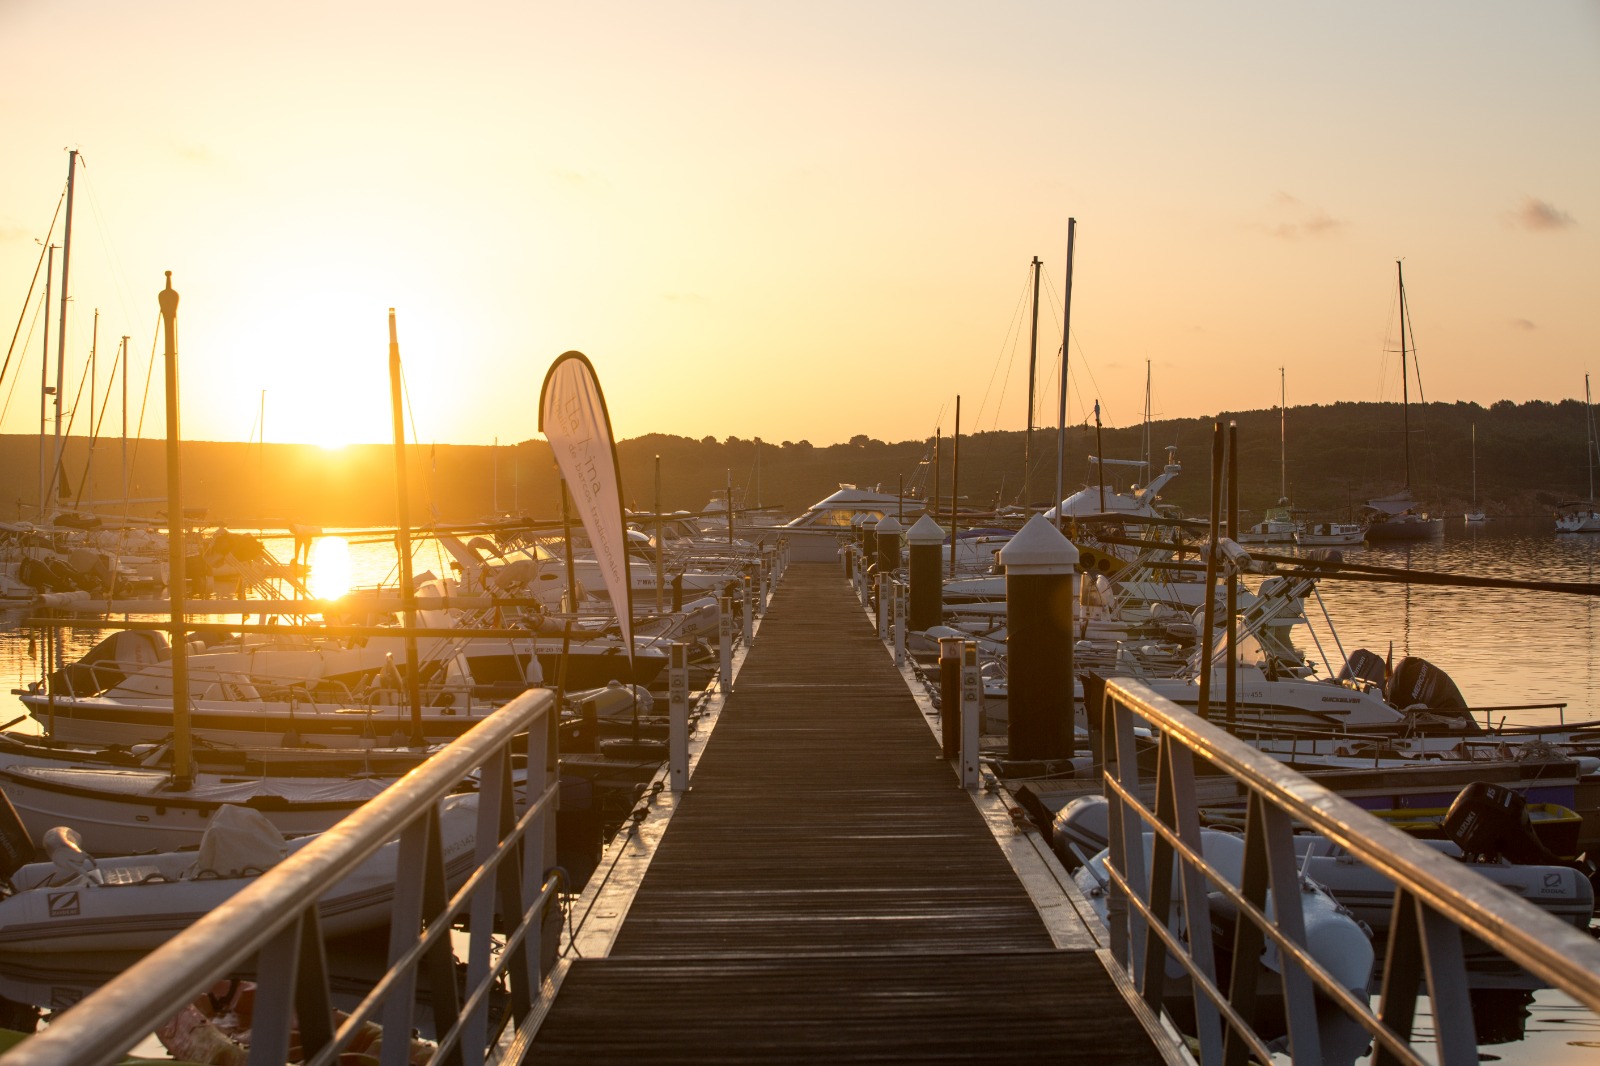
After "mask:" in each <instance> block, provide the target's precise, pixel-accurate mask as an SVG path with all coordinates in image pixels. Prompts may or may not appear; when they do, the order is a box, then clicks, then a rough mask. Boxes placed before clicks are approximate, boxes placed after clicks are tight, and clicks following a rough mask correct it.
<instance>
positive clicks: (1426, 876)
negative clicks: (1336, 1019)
mask: <svg viewBox="0 0 1600 1066" xmlns="http://www.w3.org/2000/svg"><path fill="white" fill-rule="evenodd" d="M1099 710H1100V713H1099V714H1098V715H1094V716H1093V717H1094V719H1095V721H1094V722H1093V723H1092V724H1093V725H1095V726H1096V727H1097V729H1096V730H1095V731H1096V732H1097V733H1098V736H1097V738H1096V742H1097V746H1098V749H1097V756H1096V758H1097V761H1101V759H1102V756H1103V762H1104V766H1105V776H1104V778H1103V781H1104V789H1105V793H1106V797H1107V799H1108V801H1109V803H1110V812H1109V813H1110V822H1109V827H1110V837H1109V840H1110V861H1109V862H1108V864H1107V873H1108V874H1109V876H1110V879H1111V883H1110V884H1109V885H1108V892H1109V898H1108V904H1109V906H1108V908H1107V911H1108V917H1109V923H1110V926H1111V942H1112V946H1111V953H1112V956H1113V958H1114V959H1115V961H1116V962H1117V964H1118V965H1119V966H1121V967H1122V968H1123V969H1124V971H1125V972H1126V973H1127V974H1128V975H1129V978H1130V980H1131V981H1132V983H1133V986H1134V989H1135V994H1137V995H1139V996H1140V997H1141V998H1142V999H1144V1000H1145V1002H1146V1003H1148V1004H1149V1005H1150V1007H1151V1008H1152V1009H1153V1010H1156V1011H1158V1012H1159V1011H1160V1010H1161V1007H1162V1001H1163V995H1164V991H1163V985H1164V983H1165V974H1166V968H1167V960H1168V959H1173V960H1176V961H1177V962H1178V964H1180V965H1181V966H1182V967H1183V968H1184V970H1185V971H1187V973H1188V975H1189V976H1190V979H1191V981H1192V984H1193V987H1194V988H1195V990H1196V991H1195V1008H1196V1009H1195V1017H1196V1028H1197V1035H1198V1039H1199V1054H1198V1058H1199V1060H1200V1061H1201V1062H1202V1063H1221V1062H1224V1061H1229V1062H1233V1061H1240V1062H1242V1061H1244V1058H1245V1057H1247V1056H1248V1055H1252V1054H1253V1055H1256V1056H1259V1057H1260V1058H1261V1059H1262V1060H1267V1059H1268V1058H1270V1054H1269V1053H1268V1050H1267V1044H1266V1042H1265V1041H1264V1040H1263V1039H1262V1038H1261V1037H1260V1036H1259V1035H1258V1034H1257V1033H1256V1032H1255V1030H1254V1029H1253V1028H1252V1026H1251V1025H1250V1021H1249V1018H1248V1017H1247V1015H1248V1014H1249V1013H1250V1011H1251V1009H1252V1005H1253V1003H1254V998H1255V991H1256V986H1255V971H1256V969H1257V968H1256V967H1254V966H1241V965H1235V966H1234V967H1233V974H1234V976H1235V980H1234V982H1233V983H1232V986H1231V987H1229V988H1227V989H1222V988H1220V987H1219V982H1218V979H1217V971H1216V965H1215V959H1214V957H1213V952H1212V949H1211V945H1212V924H1211V923H1212V918H1211V905H1212V900H1211V899H1208V893H1210V894H1212V898H1215V897H1216V896H1217V895H1220V896H1221V897H1224V898H1225V899H1226V901H1227V903H1228V904H1230V905H1231V906H1232V907H1233V908H1236V909H1237V911H1238V915H1239V918H1240V920H1239V922H1238V925H1237V930H1236V933H1235V940H1234V943H1233V953H1232V957H1233V958H1235V959H1246V958H1250V959H1253V958H1255V957H1257V956H1258V955H1259V954H1260V953H1261V951H1262V949H1263V947H1264V946H1276V947H1277V949H1278V953H1279V957H1280V959H1281V960H1282V971H1283V972H1282V977H1283V986H1284V1011H1285V1016H1286V1017H1287V1021H1288V1032H1289V1041H1290V1046H1291V1048H1292V1049H1293V1050H1294V1052H1295V1058H1296V1059H1297V1060H1298V1059H1299V1058H1300V1057H1301V1053H1302V1052H1304V1053H1305V1054H1306V1057H1307V1061H1316V1059H1317V1055H1318V1053H1317V1049H1318V1048H1319V1047H1320V1044H1319V1029H1318V1026H1319V1017H1318V1014H1317V1011H1316V1008H1315V1004H1314V1003H1313V995H1312V993H1313V989H1316V990H1317V991H1319V992H1321V993H1322V998H1323V1001H1325V1002H1331V1003H1333V1004H1335V1005H1337V1006H1338V1007H1339V1008H1342V1012H1343V1014H1344V1015H1346V1016H1348V1017H1349V1018H1351V1019H1352V1020H1353V1021H1354V1023H1355V1024H1357V1025H1359V1026H1360V1027H1361V1028H1362V1029H1363V1030H1365V1031H1366V1033H1367V1034H1369V1035H1370V1036H1371V1038H1372V1039H1373V1041H1374V1042H1375V1045H1376V1055H1377V1057H1376V1059H1375V1061H1381V1062H1404V1063H1417V1064H1420V1063H1422V1062H1423V1061H1424V1060H1423V1058H1422V1057H1421V1056H1420V1055H1419V1054H1418V1053H1417V1052H1416V1051H1415V1050H1414V1049H1413V1048H1412V1047H1411V1040H1410V1037H1411V1033H1412V1023H1413V1021H1414V1018H1415V1009H1416V1004H1417V1000H1418V997H1419V992H1420V993H1422V994H1426V995H1427V996H1428V998H1429V1000H1430V1002H1431V1007H1430V1009H1431V1011H1432V1015H1433V1026H1432V1030H1433V1032H1434V1035H1435V1038H1436V1039H1437V1042H1438V1048H1437V1051H1438V1061H1439V1062H1440V1063H1449V1064H1453V1063H1458V1062H1459V1063H1476V1062H1477V1061H1478V1051H1477V1047H1476V1043H1475V1038H1474V1030H1473V1026H1472V1005H1471V1001H1470V998H1469V991H1468V980H1467V972H1466V964H1465V962H1464V959H1463V947H1462V944H1463V940H1464V939H1466V938H1469V937H1470V938H1476V940H1478V941H1481V942H1482V943H1483V944H1484V945H1487V947H1488V948H1490V949H1492V950H1493V951H1495V952H1497V953H1499V954H1500V955H1502V956H1504V957H1505V958H1506V959H1508V960H1509V961H1510V962H1512V963H1514V964H1515V965H1517V966H1520V967H1522V968H1523V969H1525V970H1527V971H1528V972H1529V973H1531V974H1533V975H1534V976H1536V977H1537V978H1539V979H1540V980H1541V981H1543V982H1544V983H1545V984H1547V985H1548V986H1550V987H1553V988H1556V989H1559V990H1561V991H1562V992H1564V993H1566V994H1567V995H1569V996H1571V997H1572V998H1573V999H1575V1000H1577V1001H1578V1002H1579V1003H1581V1004H1583V1005H1585V1006H1587V1007H1588V1008H1590V1009H1591V1010H1596V1011H1600V943H1596V942H1595V940H1594V939H1593V938H1592V937H1590V936H1588V935H1587V934H1585V933H1584V932H1582V931H1580V930H1578V929H1577V928H1575V927H1573V926H1570V925H1567V924H1565V923H1563V922H1561V921H1560V920H1559V919H1557V918H1555V917H1553V916H1551V915H1550V914H1547V913H1545V912H1543V911H1541V910H1540V909H1539V908H1537V907H1535V906H1533V905H1532V904H1530V903H1528V902H1526V901H1525V900H1523V899H1521V898H1519V897H1516V896H1514V895H1512V894H1510V893H1508V892H1506V891H1505V889H1503V888H1502V887H1500V886H1498V885H1496V884H1494V883H1492V882H1490V881H1489V880H1488V879H1487V878H1483V877H1479V876H1477V875H1475V874H1468V873H1467V872H1466V868H1465V867H1463V866H1462V864H1461V863H1460V862H1458V861H1456V860H1454V859H1451V858H1449V857H1447V856H1445V855H1443V854H1441V853H1440V852H1438V851H1436V850H1434V849H1433V848H1430V847H1428V846H1427V845H1426V844H1424V843H1422V842H1421V841H1419V840H1416V839H1414V838H1412V837H1410V836H1408V835H1406V834H1405V833H1403V832H1401V831H1400V830H1398V829H1396V828H1394V827H1392V826H1389V825H1386V824H1384V823H1383V822H1382V821H1381V820H1380V819H1379V818H1377V817H1376V816H1374V815H1372V814H1370V813H1369V812H1367V811H1364V810H1362V809H1361V808H1359V807H1357V806H1356V805H1355V804H1354V803H1352V802H1351V801H1350V800H1348V799H1345V798H1344V797H1342V796H1340V795H1338V794H1336V793H1334V792H1332V791H1330V790H1328V789H1327V788H1325V787H1324V786H1322V785H1321V784H1318V783H1317V782H1316V781H1314V780H1312V779H1311V778H1309V777H1306V776H1305V775H1303V774H1301V773H1299V772H1297V771H1295V770H1292V769H1290V768H1289V767H1287V766H1285V765H1283V764H1282V763H1280V762H1279V761H1277V760H1276V759H1274V758H1272V757H1271V756H1269V755H1266V754H1264V753H1262V752H1260V751H1257V750H1256V749H1255V748H1253V747H1251V746H1250V745H1249V744H1247V743H1245V742H1244V741H1242V740H1240V739H1238V738H1237V737H1234V736H1231V735H1229V734H1228V733H1227V732H1226V731H1224V730H1223V729H1222V728H1221V727H1220V726H1218V725H1214V724H1212V723H1211V722H1209V721H1207V720H1206V719H1204V718H1201V717H1199V716H1198V715H1196V714H1194V713H1193V712H1190V711H1187V710H1184V709H1183V708H1181V707H1179V706H1178V705H1177V704H1176V703H1173V702H1172V701H1170V700H1167V699H1165V698H1163V697H1161V696H1160V695H1158V694H1157V693H1156V692H1155V691H1154V690H1152V689H1150V688H1149V687H1148V686H1146V685H1145V684H1143V683H1142V682H1139V681H1136V680H1132V679H1119V680H1114V681H1108V682H1107V683H1106V685H1105V695H1104V699H1103V702H1102V704H1101V707H1100V709H1099ZM1144 728H1147V729H1148V730H1149V731H1150V733H1151V734H1153V736H1154V737H1155V739H1156V742H1157V744H1158V757H1157V759H1156V762H1155V767H1156V768H1155V772H1154V776H1155V793H1154V794H1155V800H1154V807H1155V810H1154V811H1152V810H1151V809H1150V808H1149V807H1147V806H1146V805H1145V803H1144V802H1142V801H1141V799H1140V796H1141V795H1142V794H1144V791H1143V790H1142V789H1141V784H1142V781H1141V778H1142V777H1144V778H1147V777H1148V776H1149V774H1148V771H1147V769H1145V768H1141V765H1140V763H1141V758H1143V761H1144V767H1146V768H1147V767H1148V766H1149V765H1150V762H1149V759H1148V751H1147V749H1148V744H1149V741H1148V740H1146V739H1145V738H1144V737H1138V738H1137V739H1136V733H1135V730H1136V729H1140V731H1141V732H1142V731H1143V729H1144ZM1140 749H1145V750H1144V752H1143V754H1141V750H1140ZM1197 759H1198V760H1199V761H1200V762H1201V763H1202V764H1203V765H1206V766H1209V767H1210V768H1212V769H1215V770H1216V771H1218V772H1220V773H1223V774H1226V775H1228V776H1229V777H1231V778H1233V780H1234V781H1235V782H1236V783H1237V784H1238V785H1239V786H1240V788H1241V790H1242V791H1243V792H1244V794H1245V795H1246V797H1247V811H1248V813H1247V816H1246V828H1245V834H1244V840H1243V844H1244V849H1243V854H1244V860H1243V868H1242V870H1241V871H1240V872H1239V873H1238V875H1237V876H1238V884H1237V885H1235V884H1234V883H1232V882H1230V881H1229V880H1228V879H1227V878H1226V877H1224V876H1223V875H1221V874H1220V873H1219V872H1218V871H1217V870H1216V869H1215V868H1214V867H1211V866H1208V865H1207V864H1206V862H1205V860H1204V858H1203V856H1202V836H1201V826H1200V817H1199V811H1198V803H1197V801H1196V798H1195V791H1194V788H1195V779H1196V773H1197V768H1196V765H1195V763H1196V760H1197ZM1296 823H1299V824H1300V825H1302V826H1304V827H1305V828H1307V829H1309V830H1310V831H1312V832H1316V833H1321V834H1322V835H1324V836H1326V837H1327V838H1329V839H1331V840H1333V841H1334V842H1336V843H1337V844H1339V845H1341V846H1343V847H1344V848H1345V849H1346V850H1347V851H1348V852H1350V853H1351V854H1352V855H1353V856H1355V857H1356V858H1357V859H1358V860H1360V861H1362V862H1365V863H1366V864H1367V865H1368V866H1369V867H1371V868H1372V869H1373V870H1374V871H1375V872H1377V873H1379V874H1381V875H1383V876H1384V877H1386V878H1388V879H1389V880H1390V881H1391V882H1392V883H1393V884H1394V885H1395V889H1394V902H1393V909H1394V913H1395V915H1396V921H1395V926H1394V928H1393V929H1392V930H1391V932H1390V934H1389V939H1388V943H1387V946H1386V948H1385V951H1384V955H1383V958H1382V960H1381V962H1382V972H1383V979H1382V990H1381V998H1380V1002H1379V1006H1378V1009H1377V1012H1376V1013H1374V1012H1373V1010H1372V1009H1371V1007H1370V1006H1369V1004H1368V1003H1367V1002H1366V1000H1365V999H1364V998H1361V997H1358V996H1356V995H1354V994H1353V993H1352V992H1351V991H1349V990H1348V989H1345V988H1343V987H1341V986H1340V985H1339V984H1338V982H1337V981H1336V980H1335V979H1334V978H1333V977H1332V976H1331V975H1330V974H1329V973H1328V972H1327V971H1326V970H1325V969H1323V967H1322V966H1321V965H1320V964H1318V963H1317V962H1316V961H1315V960H1314V959H1313V957H1312V955H1311V952H1310V950H1309V949H1308V947H1307V939H1306V934H1305V929H1304V923H1303V916H1302V914H1301V912H1300V910H1299V909H1298V908H1291V907H1279V908H1277V909H1276V911H1277V913H1276V914H1275V915H1274V916H1273V917H1272V918H1270V919H1269V918H1268V917H1267V916H1266V908H1267V898H1268V895H1269V893H1270V895H1271V897H1272V898H1274V899H1278V900H1285V899H1297V898H1299V897H1300V895H1301V893H1302V891H1303V886H1302V882H1301V876H1300V869H1299V866H1298V864H1297V862H1296V858H1295V853H1294V842H1293V832H1294V827H1295V824H1296ZM1146 834H1153V839H1152V844H1151V846H1150V849H1149V851H1148V853H1147V851H1146V846H1145V842H1144V837H1145V835H1146ZM1147 862H1148V863H1149V869H1150V870H1152V871H1155V875H1154V876H1147V873H1146V863H1147ZM1179 901H1181V902H1182V903H1183V911H1182V918H1181V922H1180V920H1179V919H1176V918H1173V919H1171V920H1170V924H1169V911H1170V910H1171V908H1173V906H1174V905H1175V904H1176V903H1177V902H1179ZM1180 924H1181V926H1182V927H1181V928H1179V926H1180ZM1424 960H1426V961H1425V962H1424ZM1240 975H1248V976H1249V978H1250V980H1248V981H1241V980H1239V978H1240ZM1419 986H1421V987H1419Z"/></svg>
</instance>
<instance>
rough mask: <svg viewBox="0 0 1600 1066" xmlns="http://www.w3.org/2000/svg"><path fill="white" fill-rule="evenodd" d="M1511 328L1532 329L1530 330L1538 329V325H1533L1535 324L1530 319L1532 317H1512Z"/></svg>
mask: <svg viewBox="0 0 1600 1066" xmlns="http://www.w3.org/2000/svg"><path fill="white" fill-rule="evenodd" d="M1511 328H1512V329H1520V330H1525V331H1532V330H1536V329H1538V328H1539V327H1538V326H1536V325H1535V324H1534V323H1533V320H1532V319H1527V318H1513V319H1512V320H1511Z"/></svg>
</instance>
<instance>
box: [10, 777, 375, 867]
mask: <svg viewBox="0 0 1600 1066" xmlns="http://www.w3.org/2000/svg"><path fill="white" fill-rule="evenodd" d="M393 780H394V778H387V777H386V778H359V777H358V778H349V777H331V778H329V777H302V778H267V779H261V778H248V777H243V778H241V777H237V776H233V775H227V774H196V775H195V778H194V781H193V783H192V784H191V785H190V787H189V788H188V789H185V790H182V791H179V790H177V789H174V788H172V775H171V774H169V773H167V772H166V771H164V770H143V769H133V768H111V767H85V766H39V765H33V766H16V765H12V766H5V767H3V768H0V791H3V793H4V795H5V796H6V798H8V799H10V800H11V805H12V807H13V808H15V810H16V812H17V816H18V817H19V818H21V819H22V824H23V826H24V828H26V829H27V831H28V835H29V837H30V838H32V839H33V840H35V841H38V840H39V839H40V838H41V837H43V835H44V833H45V832H46V830H49V829H51V828H52V827H54V826H58V825H70V826H71V827H72V828H73V829H75V830H77V832H78V835H79V836H80V837H82V838H83V846H84V847H85V848H86V849H87V850H89V851H91V852H95V853H100V854H115V853H118V852H121V853H127V852H131V851H174V850H177V849H178V848H183V847H193V846H195V845H197V844H199V842H200V838H201V837H202V836H204V834H205V830H206V825H207V823H208V822H209V821H210V820H211V816H212V815H213V814H214V813H215V812H216V810H217V808H218V807H220V806H222V805H223V804H225V803H231V804H234V805H236V806H243V807H249V808H251V809H252V810H257V811H260V812H261V813H262V814H264V815H265V816H266V818H267V820H268V821H270V822H271V823H272V824H273V825H274V826H275V827H277V829H278V831H279V832H281V833H283V834H284V835H285V836H300V835H304V834H306V833H320V832H322V831H324V830H326V829H331V828H332V827H333V826H335V825H337V824H338V823H339V821H340V820H342V819H343V818H345V817H346V816H347V815H350V814H352V813H354V812H355V811H356V810H357V809H358V808H360V807H361V805H362V804H364V803H366V802H367V800H369V799H372V798H373V797H374V796H376V795H378V793H380V792H382V791H383V790H384V789H385V788H387V787H388V786H389V784H390V783H391V782H392V781H393Z"/></svg>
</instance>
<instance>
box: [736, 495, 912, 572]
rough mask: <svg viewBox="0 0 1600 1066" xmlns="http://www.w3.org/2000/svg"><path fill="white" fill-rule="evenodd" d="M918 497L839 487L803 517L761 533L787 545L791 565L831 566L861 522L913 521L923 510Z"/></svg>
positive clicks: (810, 508)
mask: <svg viewBox="0 0 1600 1066" xmlns="http://www.w3.org/2000/svg"><path fill="white" fill-rule="evenodd" d="M926 507H927V502H926V501H925V500H923V499H922V498H921V497H915V496H901V495H898V494H896V493H893V492H883V491H881V489H879V488H870V489H869V488H862V487H858V486H856V485H850V484H840V486H839V489H838V491H837V492H834V493H832V494H831V495H829V496H827V497H826V498H824V499H821V500H818V501H817V502H816V503H814V504H812V505H811V506H810V507H808V508H806V510H805V513H803V514H801V515H799V516H798V517H796V518H794V519H791V520H790V521H788V522H785V523H784V524H783V525H780V526H773V527H771V529H764V530H762V533H763V534H765V535H766V536H768V537H776V536H782V537H784V538H785V539H786V540H787V541H788V543H789V552H790V558H792V559H793V560H794V561H795V562H803V563H804V562H808V563H821V562H832V561H834V560H836V559H838V557H839V548H840V547H841V546H842V545H843V544H844V543H845V542H846V541H847V540H849V539H850V537H851V535H853V534H854V533H855V532H856V530H857V528H858V527H859V526H860V524H861V522H862V521H863V520H868V519H870V520H871V521H872V522H874V523H876V522H877V521H878V519H880V518H882V517H883V516H884V515H886V514H892V515H894V516H895V518H896V519H900V520H902V521H907V522H911V521H915V520H916V519H917V517H918V516H919V515H921V514H922V512H923V511H924V510H925V509H926Z"/></svg>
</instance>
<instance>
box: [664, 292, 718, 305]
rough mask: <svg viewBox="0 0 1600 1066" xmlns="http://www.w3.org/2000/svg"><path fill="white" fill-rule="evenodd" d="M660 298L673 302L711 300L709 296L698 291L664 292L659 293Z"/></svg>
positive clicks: (691, 302)
mask: <svg viewBox="0 0 1600 1066" xmlns="http://www.w3.org/2000/svg"><path fill="white" fill-rule="evenodd" d="M661 298H662V299H663V300H669V301H671V302H672V303H675V304H703V303H710V302H711V297H709V296H706V295H704V294H703V293H698V292H664V293H662V294H661Z"/></svg>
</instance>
